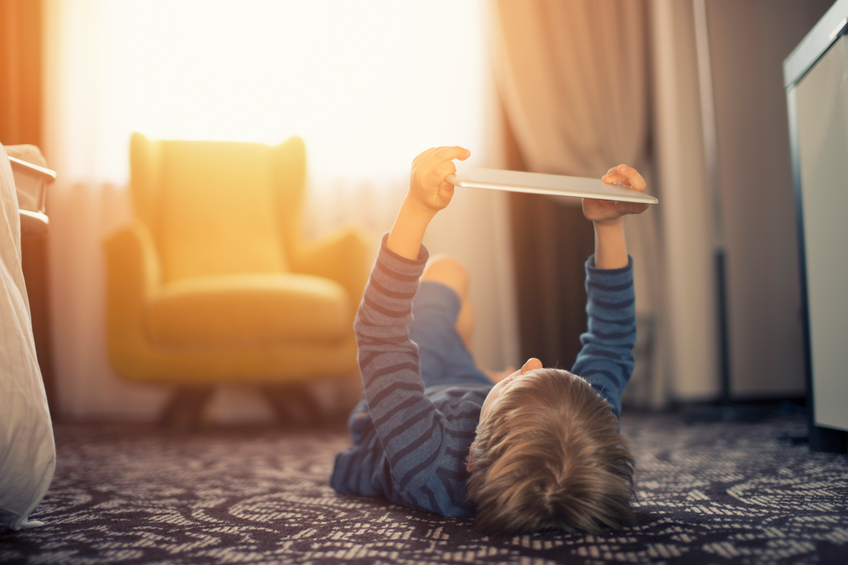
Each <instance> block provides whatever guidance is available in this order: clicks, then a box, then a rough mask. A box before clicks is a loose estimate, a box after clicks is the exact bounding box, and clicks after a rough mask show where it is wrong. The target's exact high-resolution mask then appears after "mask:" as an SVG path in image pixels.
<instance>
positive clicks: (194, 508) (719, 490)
mask: <svg viewBox="0 0 848 565" xmlns="http://www.w3.org/2000/svg"><path fill="white" fill-rule="evenodd" d="M622 429H623V430H624V432H625V434H626V435H628V436H629V437H630V438H631V440H632V445H633V448H634V451H635V452H636V453H637V460H638V463H637V465H638V466H637V490H638V496H639V499H638V502H637V503H636V510H637V515H638V523H637V524H636V525H635V526H634V527H631V528H628V529H625V530H623V531H620V532H615V533H610V534H609V535H607V536H601V537H593V536H578V535H566V534H562V533H555V532H554V533H545V534H536V535H526V536H518V537H505V538H493V537H485V536H482V535H480V534H478V533H477V532H475V530H474V529H473V528H472V527H471V523H470V521H468V520H446V519H441V518H439V517H436V516H433V515H428V514H422V513H416V512H411V511H407V510H405V509H403V508H399V507H396V506H393V505H390V504H387V503H386V502H384V501H381V500H371V499H364V498H355V497H343V496H338V495H336V494H335V493H334V492H333V491H332V490H331V489H330V488H329V486H328V485H327V480H328V476H329V474H330V469H331V466H332V462H333V455H334V453H335V452H336V451H337V450H339V449H341V448H343V447H345V446H346V444H347V441H348V440H347V436H346V433H345V431H344V430H343V429H341V428H333V429H322V430H310V431H296V430H291V429H289V430H286V429H273V428H270V429H263V430H259V429H252V430H251V429H228V430H222V429H207V430H205V431H203V432H201V433H198V434H194V435H168V434H166V433H163V432H160V431H157V430H155V429H153V428H146V427H139V426H127V425H118V426H115V425H109V426H105V425H81V424H64V425H59V426H57V428H56V438H57V448H58V454H59V459H58V468H57V472H56V478H55V480H54V482H53V486H52V488H51V490H50V491H49V493H48V494H47V497H46V498H45V500H44V501H43V502H42V504H41V505H40V506H39V507H38V508H37V509H36V512H35V513H34V515H33V518H35V519H38V520H42V521H44V522H46V525H45V526H44V527H42V528H38V529H34V530H27V531H21V532H11V531H4V532H0V563H4V564H6V563H73V564H83V563H85V564H101V563H102V564H113V563H120V564H141V563H304V564H305V563H532V564H537V563H538V564H543V563H545V564H546V563H686V564H700V563H704V564H707V563H710V564H711V563H752V564H756V563H768V564H771V563H778V564H784V563H786V564H788V563H793V564H795V563H840V564H844V563H848V458H846V456H844V455H832V454H812V455H811V454H810V453H809V451H808V449H807V447H806V446H805V445H804V444H793V443H791V442H789V441H781V440H779V439H778V437H779V436H780V435H781V434H783V433H784V432H787V431H790V432H792V431H798V430H803V422H802V421H799V420H798V419H791V418H787V419H778V420H771V421H768V422H763V423H757V424H729V423H714V424H706V423H702V424H684V423H682V422H681V421H680V420H679V419H677V418H676V417H674V416H648V415H639V414H636V415H629V414H627V413H626V412H625V415H624V419H623V422H622Z"/></svg>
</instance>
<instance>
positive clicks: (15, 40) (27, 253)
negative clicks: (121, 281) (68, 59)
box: [0, 0, 57, 409]
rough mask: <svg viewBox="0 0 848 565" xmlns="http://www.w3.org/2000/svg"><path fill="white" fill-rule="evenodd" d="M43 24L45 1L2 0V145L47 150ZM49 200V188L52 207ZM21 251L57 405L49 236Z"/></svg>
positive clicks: (48, 385)
mask: <svg viewBox="0 0 848 565" xmlns="http://www.w3.org/2000/svg"><path fill="white" fill-rule="evenodd" d="M42 25H43V20H42V3H41V0H0V143H3V144H4V145H22V144H29V145H35V146H38V147H40V148H42V149H43V146H42V142H43V136H42V122H43V117H42V79H41V76H42V70H43V64H42V54H43V49H42ZM48 165H49V166H52V163H50V162H49V161H48ZM49 201H50V190H48V191H47V203H48V206H49ZM48 213H49V210H48ZM21 255H22V267H23V272H24V278H25V279H26V283H27V291H28V293H29V302H30V313H31V315H32V331H33V336H34V337H35V347H36V351H37V354H38V364H39V366H40V368H41V375H42V378H43V379H44V387H45V389H46V391H47V397H48V398H49V399H50V401H51V406H52V407H53V408H54V409H56V407H57V406H56V404H57V398H56V394H55V392H54V389H55V387H54V384H53V381H54V379H53V359H52V354H51V339H50V302H49V300H48V296H49V295H48V273H49V269H48V264H47V242H46V240H45V239H37V240H27V241H22V242H21Z"/></svg>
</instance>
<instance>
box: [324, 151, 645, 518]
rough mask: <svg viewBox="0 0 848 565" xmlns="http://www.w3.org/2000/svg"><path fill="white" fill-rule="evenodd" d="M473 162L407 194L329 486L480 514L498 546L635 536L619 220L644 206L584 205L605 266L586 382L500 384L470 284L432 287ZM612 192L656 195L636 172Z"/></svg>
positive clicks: (416, 180) (442, 165) (522, 376)
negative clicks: (427, 235) (458, 184)
mask: <svg viewBox="0 0 848 565" xmlns="http://www.w3.org/2000/svg"><path fill="white" fill-rule="evenodd" d="M469 156H470V152H469V151H468V150H466V149H463V148H461V147H439V148H433V149H429V150H427V151H425V152H423V153H422V154H420V155H419V156H418V157H416V158H415V160H414V161H413V164H412V171H411V175H410V185H409V192H408V194H407V196H406V199H405V200H404V202H403V205H402V206H401V209H400V212H399V213H398V217H397V220H396V221H395V223H394V226H393V227H392V229H391V232H389V234H388V235H387V236H384V237H383V241H382V245H381V248H380V251H379V254H378V257H377V261H376V263H375V266H374V268H373V270H372V272H371V278H370V279H369V282H368V286H367V287H366V290H365V294H364V296H363V299H362V303H361V305H360V307H359V312H358V313H357V316H356V321H355V324H354V325H355V329H356V335H357V342H358V346H359V365H360V369H361V372H362V378H363V382H364V398H363V399H362V400H361V401H360V403H359V405H358V406H357V407H356V408H355V409H354V411H353V413H352V414H351V416H350V419H349V425H350V431H351V436H352V439H353V445H352V446H351V447H350V448H348V449H346V450H345V451H343V452H341V453H339V454H338V455H337V456H336V461H335V466H334V469H333V475H332V478H331V484H332V486H333V488H334V489H335V490H336V491H337V492H339V493H343V494H359V495H363V496H382V497H386V498H388V499H389V500H391V501H392V502H394V503H396V504H400V505H403V506H406V507H409V508H412V509H415V510H424V511H429V512H435V513H438V514H441V515H443V516H448V517H459V516H473V515H475V514H476V525H477V526H478V527H479V528H480V529H481V530H482V531H484V532H486V533H501V534H511V533H525V532H533V531H539V530H544V529H552V528H555V529H564V530H569V531H580V530H582V531H588V532H602V531H603V528H605V527H617V526H620V525H621V524H624V523H628V522H630V521H631V520H632V516H633V513H632V509H631V507H630V498H631V496H632V493H633V458H632V456H631V455H630V453H629V451H628V450H627V447H626V444H625V440H624V438H623V437H622V436H621V435H620V434H619V433H618V415H619V410H620V399H621V393H622V390H623V389H624V386H625V384H626V383H627V380H628V379H629V378H630V374H631V372H632V369H633V356H632V353H631V351H632V348H633V345H634V343H635V341H636V320H635V310H634V294H633V278H632V261H631V260H630V258H629V256H628V254H627V248H626V245H625V240H624V228H623V222H622V216H623V215H625V214H638V213H641V212H643V211H644V210H645V209H646V208H647V205H646V204H630V203H622V202H615V203H614V202H608V201H598V200H591V199H584V200H583V212H584V215H585V216H586V218H588V219H590V220H592V221H593V222H594V228H595V254H594V255H593V256H592V257H590V258H589V260H588V261H587V263H586V273H587V278H586V290H587V294H588V304H587V306H586V310H587V312H588V314H589V328H588V332H587V333H585V334H583V336H582V337H581V343H582V344H583V348H582V350H581V352H580V354H579V355H578V356H577V361H576V362H575V364H574V367H573V369H572V371H573V373H574V374H572V373H569V372H567V371H563V370H559V369H543V368H542V364H541V362H540V361H539V360H538V359H530V360H528V361H527V362H526V363H525V364H524V366H523V367H522V368H521V369H520V370H518V371H515V372H514V373H512V374H511V375H509V376H507V377H505V378H502V379H498V380H499V382H498V383H497V384H494V383H493V381H492V380H490V379H489V377H487V376H486V375H485V374H483V373H482V372H481V371H480V370H478V369H477V366H476V364H475V363H474V359H473V357H472V356H471V354H470V353H469V351H468V343H469V342H470V328H471V326H472V325H473V314H472V313H471V310H470V305H469V304H468V302H467V298H466V295H465V294H466V292H465V289H466V287H467V280H466V274H465V272H464V270H462V268H461V267H459V266H458V265H457V264H456V263H454V262H452V261H449V260H447V261H445V260H442V261H437V262H434V263H433V264H431V266H430V267H429V268H428V269H427V270H426V272H425V264H426V263H427V259H428V252H427V249H426V248H425V247H424V246H423V245H422V243H421V242H422V240H423V237H424V232H425V231H426V229H427V226H428V225H429V223H430V221H431V220H432V219H433V217H434V216H435V215H436V213H437V212H438V211H439V210H442V209H443V208H445V207H446V206H447V205H448V203H449V202H450V200H451V197H452V196H453V190H454V187H453V185H451V184H450V183H448V182H447V181H445V177H446V176H447V175H448V174H450V173H453V172H455V171H456V167H455V166H454V164H453V160H454V159H459V160H465V159H467V158H468V157H469ZM603 179H604V181H606V182H610V183H612V182H622V183H623V184H624V185H625V186H629V187H631V188H633V189H635V190H639V191H642V190H644V189H645V181H644V180H643V179H642V177H641V175H639V173H638V172H637V171H636V170H635V169H632V168H629V167H626V166H624V165H621V166H619V167H616V168H613V169H610V170H609V172H608V173H607V175H605V176H604V177H603ZM422 274H423V277H422ZM419 279H421V282H420V285H419ZM413 299H414V300H413ZM577 374H579V375H581V376H582V377H583V378H581V377H578V376H575V375H577ZM584 379H585V380H584Z"/></svg>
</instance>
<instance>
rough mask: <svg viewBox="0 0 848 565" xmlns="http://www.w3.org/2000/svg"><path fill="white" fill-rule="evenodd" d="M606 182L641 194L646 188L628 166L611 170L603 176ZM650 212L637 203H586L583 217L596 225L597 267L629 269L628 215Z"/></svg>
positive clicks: (600, 201)
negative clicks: (619, 184) (624, 218)
mask: <svg viewBox="0 0 848 565" xmlns="http://www.w3.org/2000/svg"><path fill="white" fill-rule="evenodd" d="M603 181H604V182H606V183H609V184H612V183H616V182H618V183H622V184H623V185H624V186H626V187H627V188H632V189H633V190H637V191H639V192H642V191H644V190H645V187H646V186H647V185H646V184H645V179H643V178H642V175H640V174H639V171H637V170H636V169H634V168H633V167H628V166H627V165H619V166H618V167H613V168H611V169H610V170H609V171H607V174H606V175H604V176H603ZM647 209H648V205H647V204H639V203H636V202H613V201H610V200H597V199H594V198H584V199H583V215H584V216H586V219H587V220H592V222H593V223H594V225H595V267H597V268H599V269H619V268H622V267H626V266H627V264H628V258H627V243H626V241H625V239H624V221H623V217H624V216H626V215H628V214H641V213H642V212H644V211H645V210H647Z"/></svg>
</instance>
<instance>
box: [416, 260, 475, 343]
mask: <svg viewBox="0 0 848 565" xmlns="http://www.w3.org/2000/svg"><path fill="white" fill-rule="evenodd" d="M421 280H422V281H433V282H438V283H442V284H443V285H445V286H448V287H450V288H451V289H453V291H454V292H455V293H456V295H457V296H459V303H460V308H459V314H458V315H457V317H456V323H455V324H454V329H456V333H457V334H458V335H459V337H460V338H462V342H463V343H464V344H465V348H466V349H468V351H469V352H470V351H471V343H472V338H473V337H474V309H473V308H472V306H471V301H470V300H468V271H466V270H465V267H463V266H462V265H461V264H460V263H459V262H458V261H456V260H455V259H452V258H450V257H448V256H446V255H438V256H436V257H434V258H433V259H432V260H431V261H430V262H429V263H428V264H427V268H426V269H424V274H423V275H421Z"/></svg>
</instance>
